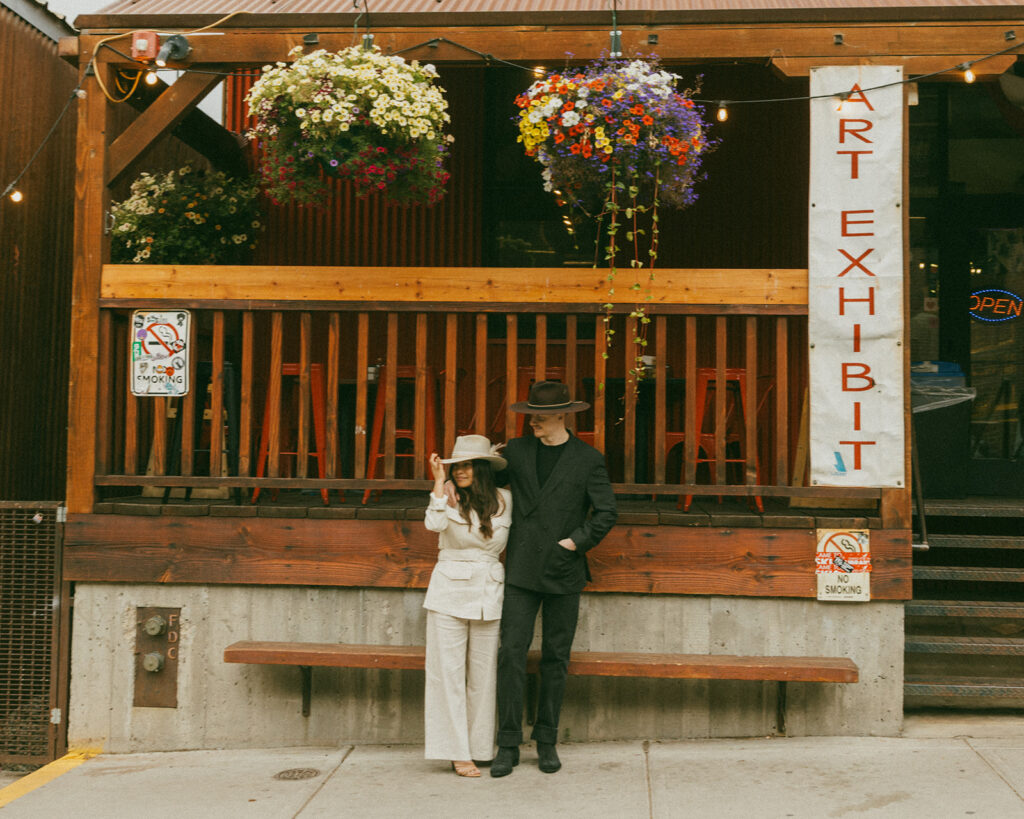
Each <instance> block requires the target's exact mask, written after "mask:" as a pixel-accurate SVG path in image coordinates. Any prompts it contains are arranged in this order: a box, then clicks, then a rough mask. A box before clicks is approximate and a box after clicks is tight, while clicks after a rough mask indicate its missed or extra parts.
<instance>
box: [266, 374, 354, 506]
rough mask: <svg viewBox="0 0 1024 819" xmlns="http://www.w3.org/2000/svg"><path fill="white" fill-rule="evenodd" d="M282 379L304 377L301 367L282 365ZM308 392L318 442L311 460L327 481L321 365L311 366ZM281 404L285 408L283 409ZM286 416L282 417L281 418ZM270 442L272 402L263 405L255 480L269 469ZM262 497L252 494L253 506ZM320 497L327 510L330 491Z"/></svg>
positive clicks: (325, 412)
mask: <svg viewBox="0 0 1024 819" xmlns="http://www.w3.org/2000/svg"><path fill="white" fill-rule="evenodd" d="M281 375H282V376H298V375H301V368H300V365H298V364H282V365H281ZM309 388H310V393H311V395H310V398H311V401H310V403H311V404H312V408H313V437H314V439H315V449H316V451H315V452H310V453H308V455H309V456H310V457H311V458H316V465H317V473H318V474H319V476H320V477H321V478H323V477H324V466H325V462H324V457H325V456H324V446H325V443H326V440H327V423H326V417H327V410H326V400H325V392H324V370H323V366H322V365H320V364H310V365H309ZM283 403H284V402H283V401H282V405H283ZM283 417H284V413H282V418H283ZM269 442H270V398H269V396H268V397H267V400H266V401H265V402H264V404H263V429H262V431H261V433H260V454H259V459H258V461H257V462H256V477H258V478H262V477H263V475H264V474H265V472H266V468H267V450H268V447H269ZM281 454H282V455H294V456H296V457H298V454H299V453H298V451H289V452H281ZM259 497H260V488H259V487H256V489H254V490H253V493H252V502H253V503H256V501H257V500H258V499H259ZM320 497H321V498H322V499H323V502H324V506H327V505H329V504H330V494H329V492H328V490H327V489H321V490H320ZM272 498H273V499H274V500H276V499H277V490H276V489H275V490H273V491H272ZM341 499H342V501H344V500H345V495H344V493H342V495H341Z"/></svg>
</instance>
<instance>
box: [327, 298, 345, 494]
mask: <svg viewBox="0 0 1024 819" xmlns="http://www.w3.org/2000/svg"><path fill="white" fill-rule="evenodd" d="M340 383H341V316H340V315H339V314H338V313H331V314H330V316H329V317H328V319H327V386H326V391H327V395H326V397H325V398H324V405H325V408H326V412H325V413H324V414H325V416H326V418H325V419H324V421H325V424H326V426H327V429H326V431H325V436H324V437H325V438H326V439H327V440H326V441H325V442H324V474H325V475H326V476H327V477H328V478H334V477H336V476H337V475H338V387H339V385H340Z"/></svg>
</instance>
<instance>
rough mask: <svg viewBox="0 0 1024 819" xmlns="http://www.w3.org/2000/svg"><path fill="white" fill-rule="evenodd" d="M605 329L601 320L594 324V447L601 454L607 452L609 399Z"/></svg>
mask: <svg viewBox="0 0 1024 819" xmlns="http://www.w3.org/2000/svg"><path fill="white" fill-rule="evenodd" d="M607 318H608V317H607V316H605V319H607ZM605 327H606V325H605V323H604V321H601V320H600V319H599V320H598V321H595V322H594V446H595V447H596V448H597V449H599V450H601V452H604V451H605V445H604V444H605V440H604V439H605V423H604V417H605V415H604V414H605V407H606V406H607V400H606V399H607V397H608V396H607V393H608V390H606V389H605V386H606V385H605V379H606V377H607V372H608V368H607V364H608V359H607V358H606V356H607V354H608V336H607V335H606V334H605Z"/></svg>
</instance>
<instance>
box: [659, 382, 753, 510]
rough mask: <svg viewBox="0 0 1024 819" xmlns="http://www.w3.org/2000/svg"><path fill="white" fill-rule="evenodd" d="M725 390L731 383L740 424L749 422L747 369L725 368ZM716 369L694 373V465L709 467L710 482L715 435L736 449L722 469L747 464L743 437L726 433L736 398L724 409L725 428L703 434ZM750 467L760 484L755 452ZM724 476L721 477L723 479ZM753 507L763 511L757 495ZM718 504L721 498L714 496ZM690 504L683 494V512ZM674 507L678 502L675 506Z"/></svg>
mask: <svg viewBox="0 0 1024 819" xmlns="http://www.w3.org/2000/svg"><path fill="white" fill-rule="evenodd" d="M723 375H724V382H725V388H726V389H727V390H728V389H729V386H730V385H731V384H735V385H736V388H737V389H738V390H739V406H740V411H741V413H742V414H743V423H744V425H745V424H746V423H747V422H748V420H750V417H749V415H748V414H747V413H748V409H747V407H748V406H749V404H748V402H747V370H746V368H745V367H727V368H726V369H725V370H724V372H723ZM716 384H717V379H716V370H715V368H714V367H700V368H699V369H698V370H697V396H696V397H697V405H696V406H697V424H696V427H697V433H698V438H699V444H700V445H699V447H698V450H697V463H698V464H702V463H706V464H709V465H710V467H711V475H712V478H711V479H712V482H714V483H718V465H717V462H716V460H715V456H714V453H715V450H716V449H717V445H718V435H719V434H721V435H723V436H724V437H725V443H726V446H728V445H729V444H734V445H738V446H739V450H740V451H739V455H738V456H736V457H733V458H729V457H726V458H725V459H724V460H723V468H725V469H728V465H729V464H745V463H746V462H747V458H746V452H745V450H744V436H743V435H740V434H738V433H734V432H733V433H730V432H729V430H728V426H729V418H730V417H732V410H733V409H734V408H735V402H736V399H735V398H733V406H732V407H730V408H727V410H726V416H725V425H726V429H724V430H718V429H716V430H715V431H714V432H704V414H705V412H706V410H707V402H708V392H709V391H711V392H713V391H714V390H715V389H717V386H716ZM752 420H753V423H755V424H756V423H757V419H756V418H754V419H752ZM701 450H703V451H704V457H703V458H702V457H700V451H701ZM754 466H755V468H756V469H757V475H758V478H757V480H758V483H760V481H761V477H760V476H761V465H760V463H759V462H758V459H757V453H756V452H755V453H754ZM723 477H724V476H723ZM753 497H754V504H755V505H756V507H757V511H758V512H763V511H764V501H763V500H762V499H761V496H760V495H754V496H753ZM718 500H719V503H721V500H722V496H721V495H719V496H718ZM691 503H693V495H687V496H686V501H685V504H684V506H683V509H684V511H685V510H689V508H690V504H691ZM677 506H678V503H677Z"/></svg>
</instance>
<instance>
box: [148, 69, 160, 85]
mask: <svg viewBox="0 0 1024 819" xmlns="http://www.w3.org/2000/svg"><path fill="white" fill-rule="evenodd" d="M159 79H160V78H159V77H158V76H157V75H156V72H155V71H147V72H146V85H156V84H157V80H159Z"/></svg>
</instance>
